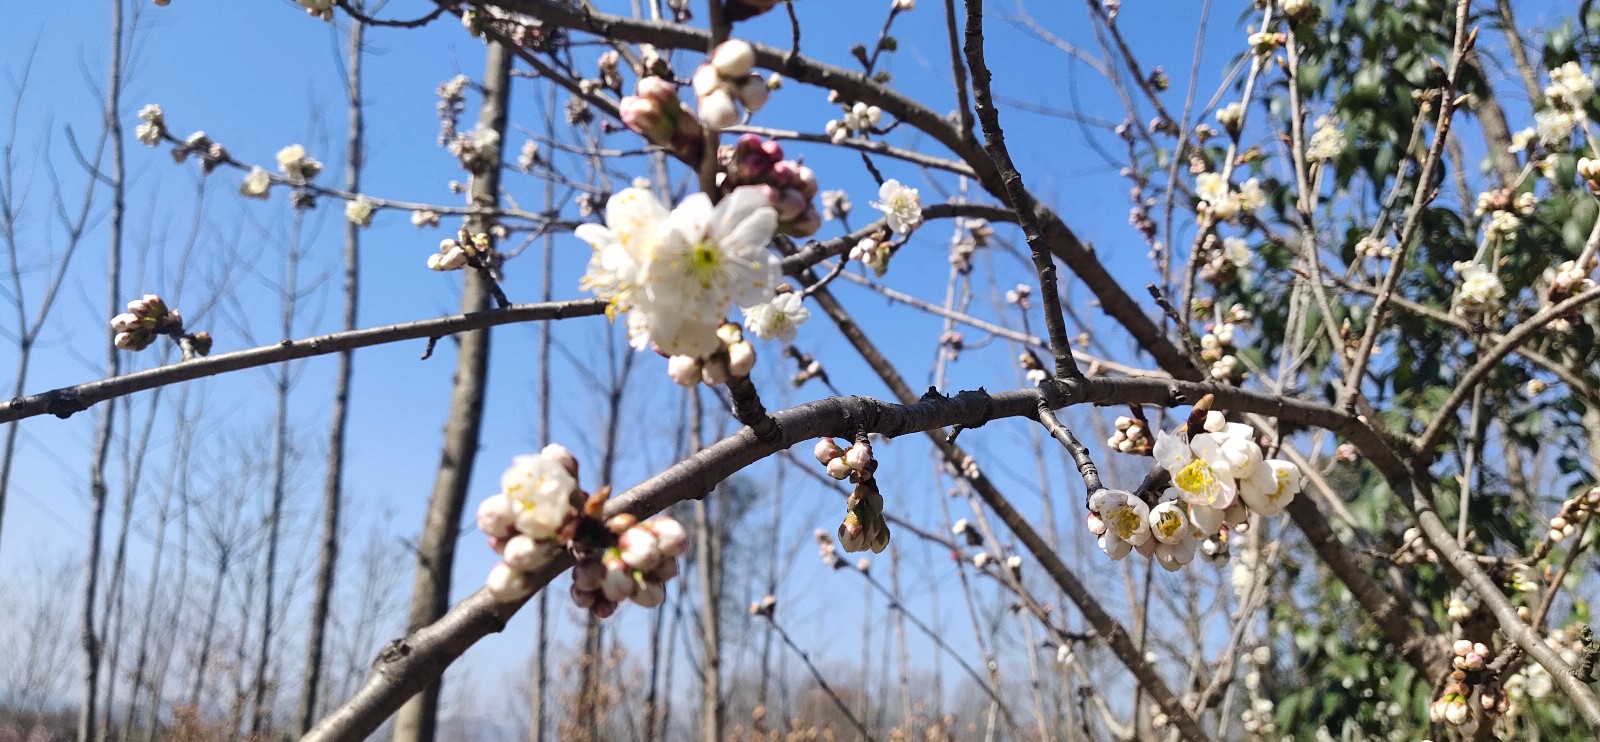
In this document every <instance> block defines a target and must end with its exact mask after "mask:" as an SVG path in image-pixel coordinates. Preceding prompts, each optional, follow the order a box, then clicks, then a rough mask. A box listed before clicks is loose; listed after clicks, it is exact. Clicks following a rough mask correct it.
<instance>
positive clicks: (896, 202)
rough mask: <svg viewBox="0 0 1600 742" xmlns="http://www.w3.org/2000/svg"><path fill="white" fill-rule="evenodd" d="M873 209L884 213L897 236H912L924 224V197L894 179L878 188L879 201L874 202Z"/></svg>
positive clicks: (890, 227)
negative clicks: (912, 232)
mask: <svg viewBox="0 0 1600 742" xmlns="http://www.w3.org/2000/svg"><path fill="white" fill-rule="evenodd" d="M872 208H874V209H877V210H879V211H881V212H883V218H884V220H885V221H887V222H888V224H889V229H891V230H894V232H895V233H896V234H910V233H911V230H913V229H916V228H917V227H918V226H919V225H921V224H922V196H921V195H919V194H918V193H917V189H915V188H910V187H907V186H903V185H901V184H900V181H898V180H894V179H892V178H891V179H889V180H886V181H883V185H881V186H878V200H876V201H873V202H872Z"/></svg>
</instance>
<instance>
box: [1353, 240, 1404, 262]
mask: <svg viewBox="0 0 1600 742" xmlns="http://www.w3.org/2000/svg"><path fill="white" fill-rule="evenodd" d="M1355 249H1356V257H1357V258H1385V259H1387V258H1393V257H1394V255H1395V247H1394V245H1393V244H1392V243H1390V242H1389V240H1388V238H1387V237H1362V238H1361V239H1359V240H1357V241H1356V248H1355Z"/></svg>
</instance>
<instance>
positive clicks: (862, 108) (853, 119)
mask: <svg viewBox="0 0 1600 742" xmlns="http://www.w3.org/2000/svg"><path fill="white" fill-rule="evenodd" d="M882 122H883V109H881V108H879V107H877V106H869V105H867V104H865V103H862V102H860V101H857V102H856V103H855V104H853V105H851V106H850V107H849V108H846V109H844V116H842V117H840V118H837V119H829V120H828V123H826V124H823V126H822V130H823V131H824V132H826V133H827V135H828V138H829V139H831V140H833V143H834V144H838V143H840V142H843V141H844V140H846V139H849V138H850V135H852V134H855V135H857V136H861V135H864V134H871V133H872V132H874V131H876V130H877V128H878V124H880V123H882Z"/></svg>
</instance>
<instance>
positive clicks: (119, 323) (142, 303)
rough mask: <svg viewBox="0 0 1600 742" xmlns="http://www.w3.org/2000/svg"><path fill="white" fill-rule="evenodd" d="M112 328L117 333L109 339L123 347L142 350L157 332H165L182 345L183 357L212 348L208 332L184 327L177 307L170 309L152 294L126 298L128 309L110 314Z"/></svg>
mask: <svg viewBox="0 0 1600 742" xmlns="http://www.w3.org/2000/svg"><path fill="white" fill-rule="evenodd" d="M111 329H112V330H114V331H116V333H117V334H116V336H115V337H114V338H113V339H112V343H113V344H115V345H116V346H117V347H118V348H121V349H123V350H132V351H140V350H144V349H145V348H148V347H150V344H151V343H153V342H155V339H156V337H157V336H159V335H166V336H167V337H170V338H172V339H173V340H175V341H177V342H178V344H179V346H180V347H182V348H183V357H184V358H185V359H186V360H187V359H189V358H193V357H195V356H203V355H207V354H209V353H210V352H211V335H210V334H208V333H204V332H193V333H191V332H187V331H185V330H184V329H183V317H182V316H180V315H179V314H178V310H176V309H169V308H168V307H167V303H166V302H165V301H162V300H161V297H159V296H156V295H155V294H145V295H144V297H143V298H139V299H134V300H133V301H130V302H128V311H126V312H123V313H122V314H119V315H117V316H115V317H112V318H111Z"/></svg>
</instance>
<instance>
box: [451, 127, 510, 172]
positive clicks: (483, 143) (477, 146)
mask: <svg viewBox="0 0 1600 742" xmlns="http://www.w3.org/2000/svg"><path fill="white" fill-rule="evenodd" d="M445 150H446V151H448V152H449V153H450V155H451V156H453V157H455V158H456V159H457V160H460V161H461V166H462V167H464V168H466V169H467V170H470V171H472V172H474V173H482V172H487V171H489V170H491V169H493V168H497V167H499V166H500V132H498V131H495V130H494V128H492V127H488V126H484V125H483V124H479V125H477V126H475V127H473V129H472V132H471V133H469V134H457V135H455V137H454V138H452V139H451V140H450V141H449V142H447V143H446V144H445Z"/></svg>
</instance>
